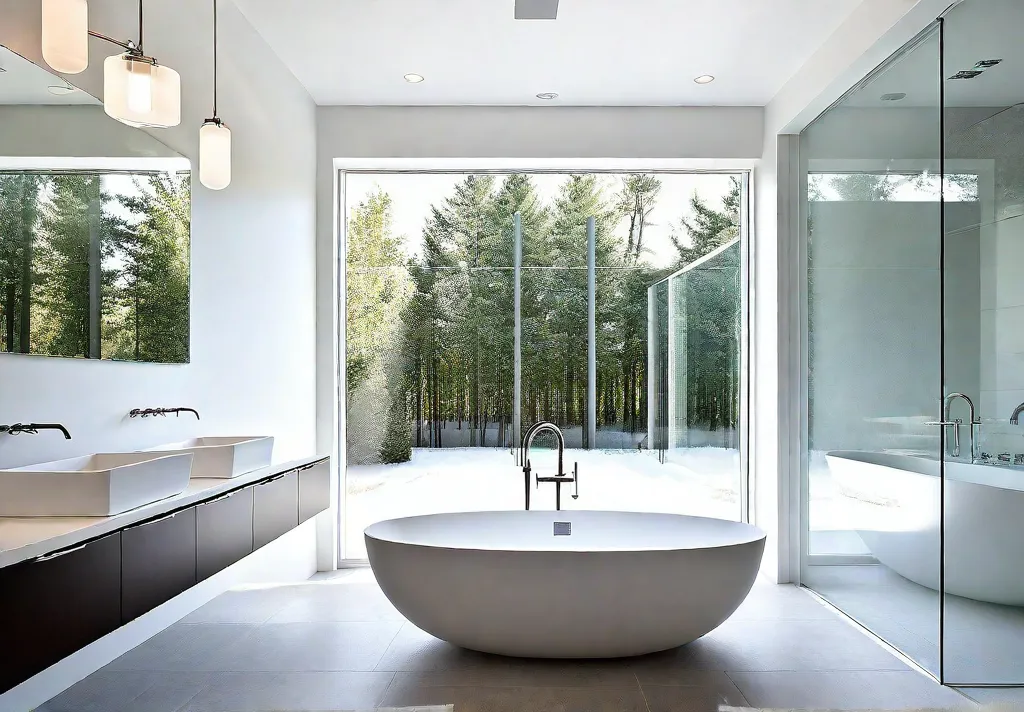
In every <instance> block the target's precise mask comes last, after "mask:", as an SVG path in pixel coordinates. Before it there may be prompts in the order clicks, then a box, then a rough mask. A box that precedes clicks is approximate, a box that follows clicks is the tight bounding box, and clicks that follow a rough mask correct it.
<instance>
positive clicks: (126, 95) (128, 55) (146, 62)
mask: <svg viewBox="0 0 1024 712" xmlns="http://www.w3.org/2000/svg"><path fill="white" fill-rule="evenodd" d="M142 31H143V23H142V0H139V43H138V44H137V45H136V44H134V43H132V42H124V43H122V42H118V41H117V40H112V39H110V38H109V37H105V36H103V35H98V34H97V33H93V32H90V34H91V35H93V36H95V37H100V39H105V40H107V41H110V42H113V43H114V44H117V45H120V46H122V47H124V48H125V50H126V51H125V52H123V53H122V54H115V55H113V56H112V57H107V58H106V59H105V60H104V61H103V110H104V111H106V112H107V114H108V115H109V116H111V117H113V118H115V119H117V120H118V121H120V122H122V123H125V124H128V125H129V126H150V127H154V128H167V127H169V126H177V125H178V124H180V123H181V77H180V76H179V75H178V73H177V72H176V71H174V70H173V69H171V68H170V67H165V66H163V65H162V64H160V63H158V62H157V61H156V59H155V58H153V57H148V56H146V53H145V52H144V51H143V45H142Z"/></svg>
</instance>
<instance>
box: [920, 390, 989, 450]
mask: <svg viewBox="0 0 1024 712" xmlns="http://www.w3.org/2000/svg"><path fill="white" fill-rule="evenodd" d="M957 398H963V399H964V400H965V401H967V406H968V407H969V408H970V409H971V413H970V427H971V462H974V461H975V460H977V459H978V438H977V432H976V429H977V427H978V426H979V425H981V421H980V420H978V418H977V415H976V413H975V410H974V401H972V400H971V399H970V398H969V397H968V396H967V395H966V394H964V393H950V394H949V395H948V396H946V397H945V398H944V399H943V400H942V420H940V421H938V422H931V423H928V425H939V426H941V427H942V433H943V445H944V447H945V443H946V440H947V439H946V437H945V433H946V428H948V427H952V428H953V449H952V452H950V453H949V454H950V455H952V456H953V457H960V426H961V425H963V421H962V420H960V419H959V418H956V419H955V420H950V419H949V416H950V411H951V410H952V407H953V401H955V400H956V399H957Z"/></svg>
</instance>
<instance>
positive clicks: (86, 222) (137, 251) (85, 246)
mask: <svg viewBox="0 0 1024 712" xmlns="http://www.w3.org/2000/svg"><path fill="white" fill-rule="evenodd" d="M190 222H191V170H190V164H189V162H188V160H187V159H185V158H183V157H182V156H180V155H178V154H177V153H175V152H174V151H172V150H171V149H169V148H168V147H167V146H165V145H164V144H162V143H160V142H159V141H158V140H156V139H155V138H153V137H152V136H150V135H149V134H147V133H146V132H144V131H141V130H139V129H136V128H132V127H130V126H127V125H125V124H122V123H120V122H118V121H115V120H114V119H112V118H110V117H109V116H107V115H106V113H105V112H104V111H103V106H102V104H101V102H100V101H99V100H98V99H96V98H95V97H93V96H91V95H89V94H87V93H86V92H84V91H81V90H80V89H78V88H76V87H74V86H72V85H71V84H68V83H67V81H65V80H64V79H63V78H61V77H58V76H56V75H54V74H51V73H50V72H49V71H48V70H46V69H43V68H41V67H38V66H36V65H35V64H33V63H32V62H30V61H28V60H27V59H25V58H23V57H21V56H19V55H18V54H16V53H14V52H12V51H10V50H8V49H6V48H5V47H3V46H0V358H9V357H10V356H8V354H35V355H43V356H64V357H68V358H92V359H101V358H102V359H117V360H126V361H149V362H160V363H187V362H188V360H189V242H190V240H189V226H190Z"/></svg>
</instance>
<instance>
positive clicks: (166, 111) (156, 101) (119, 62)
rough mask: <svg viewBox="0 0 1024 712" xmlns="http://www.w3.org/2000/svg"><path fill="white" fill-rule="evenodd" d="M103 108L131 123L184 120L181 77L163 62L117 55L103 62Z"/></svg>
mask: <svg viewBox="0 0 1024 712" xmlns="http://www.w3.org/2000/svg"><path fill="white" fill-rule="evenodd" d="M103 110H104V111H106V112H107V114H108V115H110V116H112V117H113V118H115V119H117V120H118V121H121V122H123V123H126V124H128V125H129V126H152V127H156V128H167V127H168V126H177V125H178V124H180V123H181V77H180V76H179V75H178V73H177V72H176V71H174V70H173V69H171V68H169V67H165V66H163V65H160V64H148V63H146V62H143V61H140V60H136V59H130V58H129V57H128V55H124V54H116V55H114V56H113V57H107V58H106V59H105V60H104V61H103Z"/></svg>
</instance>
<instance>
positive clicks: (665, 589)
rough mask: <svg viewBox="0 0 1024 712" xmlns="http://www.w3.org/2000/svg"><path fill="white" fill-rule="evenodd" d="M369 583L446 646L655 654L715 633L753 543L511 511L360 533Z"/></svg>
mask: <svg viewBox="0 0 1024 712" xmlns="http://www.w3.org/2000/svg"><path fill="white" fill-rule="evenodd" d="M365 537H366V550H367V553H368V555H369V558H370V565H371V566H372V567H373V573H374V576H376V578H377V582H378V583H379V584H380V587H381V589H382V590H383V591H384V593H385V595H386V596H387V597H388V598H389V599H390V600H391V602H392V603H393V604H394V605H395V607H396V608H397V609H398V610H399V611H401V612H402V614H403V615H405V616H406V617H407V618H408V619H409V620H410V621H412V622H413V623H414V624H415V625H417V626H418V627H420V628H422V629H423V630H425V631H426V632H428V633H430V634H431V635H434V636H436V637H438V638H441V639H442V640H446V641H448V642H449V643H453V644H455V645H459V646H461V647H464V648H470V649H472V650H478V651H481V652H487V653H498V654H501V655H511V656H516V657H537V658H615V657H626V656H632V655H643V654H645V653H653V652H656V651H659V650H667V649H669V648H674V647H676V646H679V645H683V644H685V643H689V642H690V641H692V640H695V639H697V638H699V637H701V636H702V635H704V634H705V633H708V632H709V631H711V630H713V629H714V628H716V627H717V626H718V625H719V624H721V623H722V622H723V621H724V620H725V619H726V618H728V617H729V616H730V615H732V613H733V611H735V610H736V608H737V607H738V606H739V605H740V603H742V602H743V599H744V598H746V596H747V594H748V593H749V592H750V587H751V586H752V585H753V583H754V579H755V577H756V576H757V570H758V567H759V565H760V563H761V554H762V553H763V551H764V540H765V535H764V532H762V531H761V530H760V529H758V528H756V527H754V526H751V525H749V524H741V523H739V522H730V521H725V520H721V519H706V518H703V517H684V516H679V515H674V514H642V513H632V512H587V511H562V512H553V511H512V512H469V513H463V514H433V515H426V516H420V517H408V518H405V519H392V520H389V521H384V522H379V523H377V524H373V525H371V526H370V527H368V528H367V529H366V532H365Z"/></svg>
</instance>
